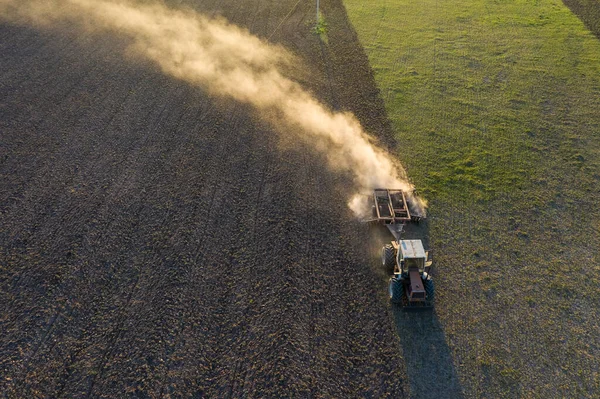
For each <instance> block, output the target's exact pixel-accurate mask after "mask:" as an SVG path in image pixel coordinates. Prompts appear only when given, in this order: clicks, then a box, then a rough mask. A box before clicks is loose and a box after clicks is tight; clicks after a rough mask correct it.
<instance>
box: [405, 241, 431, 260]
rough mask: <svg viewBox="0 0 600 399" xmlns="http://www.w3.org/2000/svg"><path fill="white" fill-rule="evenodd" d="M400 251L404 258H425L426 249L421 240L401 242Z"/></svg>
mask: <svg viewBox="0 0 600 399" xmlns="http://www.w3.org/2000/svg"><path fill="white" fill-rule="evenodd" d="M400 250H401V251H402V257H403V258H405V259H406V258H425V249H424V248H423V243H422V242H421V240H401V241H400Z"/></svg>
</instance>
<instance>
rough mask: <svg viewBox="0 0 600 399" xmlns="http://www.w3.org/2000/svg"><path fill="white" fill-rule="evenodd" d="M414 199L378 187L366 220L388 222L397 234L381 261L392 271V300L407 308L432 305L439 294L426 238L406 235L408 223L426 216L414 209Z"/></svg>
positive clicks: (385, 247)
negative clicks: (409, 237) (426, 248)
mask: <svg viewBox="0 0 600 399" xmlns="http://www.w3.org/2000/svg"><path fill="white" fill-rule="evenodd" d="M411 198H412V197H411V196H407V194H406V193H405V192H404V191H403V190H393V189H384V188H379V189H375V190H374V191H373V196H372V198H370V200H369V204H370V205H371V212H372V213H371V217H370V219H368V220H366V221H367V222H368V223H370V224H383V225H385V226H386V227H387V228H388V230H389V231H390V232H391V233H392V235H393V236H394V241H392V242H391V243H389V244H386V245H384V247H383V249H382V251H381V263H382V264H383V266H384V267H385V268H386V270H388V271H389V272H391V273H392V277H391V278H390V281H389V297H390V301H391V302H392V303H393V304H396V305H399V306H402V307H405V308H430V307H432V306H433V300H434V295H435V292H434V286H433V279H432V278H431V275H430V271H431V265H432V263H433V262H432V260H431V257H430V252H429V251H426V250H425V248H424V247H423V242H422V240H420V239H403V237H402V235H403V233H404V227H405V225H406V224H407V223H411V222H413V223H415V222H416V223H419V221H420V220H421V219H422V218H423V216H422V215H420V214H418V213H417V211H416V210H415V209H411V208H412V207H411V200H410V199H411Z"/></svg>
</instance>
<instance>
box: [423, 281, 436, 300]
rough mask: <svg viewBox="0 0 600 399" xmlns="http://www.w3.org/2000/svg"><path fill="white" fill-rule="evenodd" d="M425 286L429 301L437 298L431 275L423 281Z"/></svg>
mask: <svg viewBox="0 0 600 399" xmlns="http://www.w3.org/2000/svg"><path fill="white" fill-rule="evenodd" d="M423 287H425V294H426V295H427V300H428V301H429V302H433V299H434V298H435V290H434V287H433V279H432V278H431V277H427V278H426V279H425V281H423Z"/></svg>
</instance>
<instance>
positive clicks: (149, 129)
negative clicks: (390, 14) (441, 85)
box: [0, 0, 444, 398]
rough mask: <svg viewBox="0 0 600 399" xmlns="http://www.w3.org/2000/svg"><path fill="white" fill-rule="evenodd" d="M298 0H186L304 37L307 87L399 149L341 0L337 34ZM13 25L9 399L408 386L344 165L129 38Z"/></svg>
mask: <svg viewBox="0 0 600 399" xmlns="http://www.w3.org/2000/svg"><path fill="white" fill-rule="evenodd" d="M173 3H177V4H180V3H182V2H175V1H174V2H173ZM295 3H296V1H295V0H284V1H280V0H277V1H275V0H261V1H256V0H254V1H253V0H235V1H234V0H227V1H197V2H193V1H191V0H190V1H189V2H188V5H189V6H192V7H194V8H195V9H196V10H197V11H199V12H201V13H204V14H207V15H209V16H218V15H222V16H224V17H225V18H227V19H228V20H230V21H231V22H233V23H235V24H237V25H239V26H242V27H245V28H247V29H249V30H250V31H251V32H252V33H253V34H255V35H258V36H260V37H262V38H265V39H266V38H268V37H270V36H271V39H270V40H271V41H272V42H277V43H280V44H282V45H284V46H285V47H287V48H288V49H290V50H291V51H292V52H294V53H295V54H296V55H297V56H299V57H300V58H301V59H302V60H303V61H304V63H305V66H304V67H302V68H299V71H298V76H297V77H296V79H297V80H298V81H299V82H300V83H301V84H303V85H304V86H305V87H306V88H307V89H309V90H311V91H312V92H313V93H315V95H316V96H317V97H318V98H319V99H320V100H321V101H323V102H324V103H326V104H328V105H329V106H330V107H331V108H333V109H337V110H348V111H352V112H354V113H355V114H356V115H357V116H358V118H359V119H360V121H361V122H362V123H363V125H364V126H365V127H366V129H367V130H368V131H370V132H371V133H372V134H373V135H375V136H377V137H379V139H380V140H381V142H382V143H384V145H385V146H392V145H393V140H392V139H391V137H392V134H391V132H390V128H389V125H388V122H387V118H386V115H385V110H384V107H383V103H382V102H381V100H380V98H379V95H378V91H377V89H376V86H375V83H374V81H373V77H372V74H371V70H370V67H369V65H368V60H367V58H366V56H365V54H364V52H363V50H362V48H361V47H360V45H359V43H358V41H357V39H356V35H355V32H354V30H353V29H352V27H351V25H350V24H349V23H348V21H347V19H346V14H345V10H344V8H343V7H342V5H341V4H340V1H338V0H331V1H328V2H324V3H326V4H324V7H325V8H326V9H327V16H328V20H329V22H330V23H331V24H335V26H336V29H335V30H332V32H331V34H330V35H329V37H328V41H329V42H328V44H326V43H323V42H321V41H320V39H319V37H318V36H317V35H315V34H313V33H311V26H312V24H314V4H309V2H302V4H298V5H297V6H296V7H294V4H295ZM173 6H175V4H173ZM290 10H293V11H292V12H291V14H290V15H289V17H288V18H287V19H284V17H285V16H286V15H287V14H288V13H289V12H290ZM282 21H284V22H283V24H282V25H281V27H280V28H279V29H277V30H275V29H276V27H277V26H278V25H279V24H280V22H282ZM0 37H1V40H0V54H2V56H1V57H0V317H1V319H0V392H2V394H3V396H4V397H8V398H35V397H65V398H67V397H68V398H84V397H85V398H88V397H89V398H92V397H127V396H129V397H139V398H155V397H288V396H289V397H337V398H342V397H358V396H360V397H377V398H380V397H393V398H402V397H407V396H408V388H407V387H408V375H407V370H406V362H405V360H404V358H403V356H402V342H401V339H400V338H399V336H398V334H397V330H396V327H395V323H394V317H393V314H392V312H391V310H390V308H389V305H388V303H387V301H386V298H385V296H386V293H385V276H383V274H382V272H381V271H379V270H378V269H377V267H376V264H374V262H373V260H372V258H373V253H374V251H373V248H375V247H377V245H378V244H379V242H374V240H373V239H371V238H370V237H371V234H370V233H369V231H368V230H366V228H365V227H364V226H362V225H361V224H359V223H358V222H357V221H355V220H354V219H353V217H352V215H351V213H350V211H349V210H348V209H347V208H346V206H345V203H346V200H347V194H348V193H349V192H350V190H351V187H349V185H348V183H347V182H348V179H349V177H348V176H344V175H341V174H336V173H332V172H329V171H328V170H327V168H326V162H325V160H324V158H323V157H322V156H320V155H317V154H315V153H314V152H313V151H311V150H310V149H309V148H306V147H304V146H302V145H300V144H298V145H293V146H292V145H290V143H282V140H281V139H280V137H279V136H278V135H277V134H275V132H273V131H272V130H271V128H270V127H269V126H268V125H266V124H265V123H263V122H261V120H260V119H259V118H258V117H257V116H256V115H255V113H254V112H253V111H252V110H251V109H250V108H249V107H247V106H245V105H243V104H238V103H235V102H233V101H228V100H226V99H222V98H214V97H210V96H209V95H207V94H206V93H204V92H203V91H202V90H201V89H199V88H197V87H192V86H190V85H188V84H186V83H184V82H181V81H178V80H175V79H172V78H170V77H167V76H165V75H163V74H162V73H161V72H160V71H159V69H158V67H157V66H155V65H153V64H151V63H149V62H148V63H144V62H142V61H139V60H137V59H133V58H132V57H128V56H127V55H126V48H127V45H128V43H127V41H126V39H124V38H121V37H119V36H117V35H110V34H106V35H94V36H90V35H83V34H81V32H79V31H77V30H76V29H74V28H72V27H70V26H67V25H65V26H62V27H54V28H53V29H45V30H38V29H34V28H28V27H25V26H19V25H12V24H8V23H3V24H2V25H0ZM283 142H285V140H283ZM375 241H377V240H375ZM421 327H422V326H421ZM421 327H419V328H421ZM411 334H412V335H411ZM411 336H412V339H415V340H418V339H419V334H418V331H417V330H414V331H412V330H411V331H407V332H406V334H405V337H411ZM437 338H438V339H439V340H440V341H441V342H443V340H444V338H443V335H441V336H440V337H437ZM432 339H435V335H434V336H433V338H432ZM406 344H407V345H409V346H410V342H406ZM411 353H412V352H411ZM413 355H414V356H419V355H420V354H418V353H413ZM415 372H416V371H415V370H413V373H415Z"/></svg>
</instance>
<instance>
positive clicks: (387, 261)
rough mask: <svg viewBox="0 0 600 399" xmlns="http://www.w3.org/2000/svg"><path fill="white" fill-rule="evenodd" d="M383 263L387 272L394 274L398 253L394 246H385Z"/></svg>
mask: <svg viewBox="0 0 600 399" xmlns="http://www.w3.org/2000/svg"><path fill="white" fill-rule="evenodd" d="M381 263H382V264H383V267H384V268H385V270H388V271H390V272H391V273H393V272H394V265H395V264H396V251H395V250H394V246H393V245H392V244H385V245H384V246H383V248H382V250H381Z"/></svg>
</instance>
